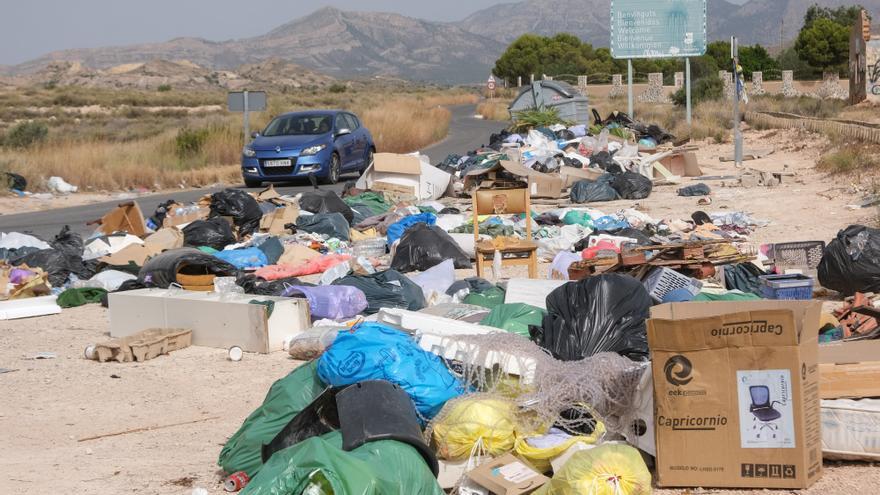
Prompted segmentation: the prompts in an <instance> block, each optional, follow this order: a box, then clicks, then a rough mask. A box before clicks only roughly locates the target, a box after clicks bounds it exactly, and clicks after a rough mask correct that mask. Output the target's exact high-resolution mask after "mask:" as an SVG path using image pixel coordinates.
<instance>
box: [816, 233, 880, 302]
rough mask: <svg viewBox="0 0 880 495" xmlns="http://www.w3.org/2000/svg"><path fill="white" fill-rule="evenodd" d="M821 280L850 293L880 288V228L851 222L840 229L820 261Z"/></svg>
mask: <svg viewBox="0 0 880 495" xmlns="http://www.w3.org/2000/svg"><path fill="white" fill-rule="evenodd" d="M819 283H821V284H822V286H823V287H826V288H828V289H831V290H836V291H837V292H840V293H842V294H844V295H847V296H851V295H853V294H855V293H856V292H880V230H878V229H872V228H870V227H865V226H864V225H850V226H849V227H847V228H845V229H843V230H841V231H840V232H838V233H837V237H836V238H835V239H834V240H832V241H831V242H830V243H829V244H828V245H827V246H826V247H825V252H824V253H823V254H822V261H821V262H819Z"/></svg>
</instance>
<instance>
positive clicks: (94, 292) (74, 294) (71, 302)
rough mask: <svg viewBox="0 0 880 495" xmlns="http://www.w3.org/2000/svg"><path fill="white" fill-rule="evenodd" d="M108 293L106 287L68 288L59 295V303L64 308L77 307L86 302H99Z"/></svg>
mask: <svg viewBox="0 0 880 495" xmlns="http://www.w3.org/2000/svg"><path fill="white" fill-rule="evenodd" d="M104 294H107V291H106V290H105V289H99V288H96V287H82V288H79V289H67V290H66V291H64V292H62V293H61V294H59V295H58V300H57V303H58V305H59V306H61V307H62V308H75V307H77V306H83V305H85V304H91V303H99V302H101V298H102V297H104Z"/></svg>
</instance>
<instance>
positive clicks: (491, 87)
mask: <svg viewBox="0 0 880 495" xmlns="http://www.w3.org/2000/svg"><path fill="white" fill-rule="evenodd" d="M486 89H487V90H489V98H490V99H493V100H494V99H495V76H492V75H491V74H490V75H489V79H488V80H487V81H486Z"/></svg>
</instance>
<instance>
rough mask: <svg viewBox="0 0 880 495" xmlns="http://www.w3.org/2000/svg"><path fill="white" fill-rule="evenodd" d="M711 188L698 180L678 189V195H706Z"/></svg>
mask: <svg viewBox="0 0 880 495" xmlns="http://www.w3.org/2000/svg"><path fill="white" fill-rule="evenodd" d="M711 192H712V190H711V189H709V186H708V185H706V184H703V183H702V182H700V183H699V184H694V185H691V186H687V187H682V188H681V189H679V190H678V195H679V196H708V195H709V193H711Z"/></svg>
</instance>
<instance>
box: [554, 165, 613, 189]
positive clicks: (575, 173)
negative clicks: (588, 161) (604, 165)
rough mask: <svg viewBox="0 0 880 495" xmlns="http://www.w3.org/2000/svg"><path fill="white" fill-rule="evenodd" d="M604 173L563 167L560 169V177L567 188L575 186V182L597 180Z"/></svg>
mask: <svg viewBox="0 0 880 495" xmlns="http://www.w3.org/2000/svg"><path fill="white" fill-rule="evenodd" d="M604 173H605V171H604V170H601V169H593V168H575V167H565V166H563V167H562V168H560V169H559V176H560V177H562V181H563V186H564V187H566V188H569V187H571V186H573V185H574V183H575V182H578V181H581V180H585V179H586V180H596V179H598V178H599V177H601V176H602V174H604Z"/></svg>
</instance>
